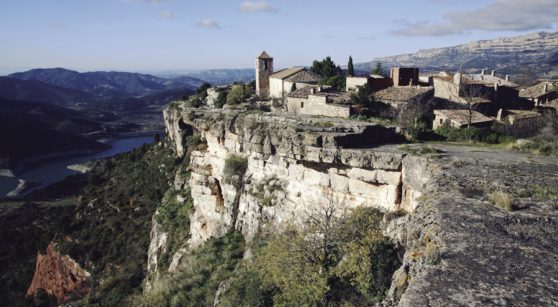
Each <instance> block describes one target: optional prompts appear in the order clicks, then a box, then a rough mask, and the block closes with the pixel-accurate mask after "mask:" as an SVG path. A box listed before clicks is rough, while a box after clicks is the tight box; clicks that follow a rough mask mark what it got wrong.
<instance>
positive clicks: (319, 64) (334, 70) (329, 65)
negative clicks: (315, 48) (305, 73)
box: [310, 56, 343, 78]
mask: <svg viewBox="0 0 558 307" xmlns="http://www.w3.org/2000/svg"><path fill="white" fill-rule="evenodd" d="M310 71H312V72H314V73H317V74H319V75H321V76H322V77H325V78H330V77H334V76H341V75H343V70H342V69H341V67H339V66H336V65H335V62H333V60H332V59H331V57H330V56H327V57H326V58H325V59H323V60H321V61H317V60H315V61H314V62H313V63H312V67H310Z"/></svg>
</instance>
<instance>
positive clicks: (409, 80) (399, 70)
mask: <svg viewBox="0 0 558 307" xmlns="http://www.w3.org/2000/svg"><path fill="white" fill-rule="evenodd" d="M390 76H391V79H392V80H393V86H408V85H418V84H419V69H418V68H410V67H392V68H391V71H390Z"/></svg>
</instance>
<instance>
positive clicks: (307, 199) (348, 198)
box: [165, 108, 421, 248]
mask: <svg viewBox="0 0 558 307" xmlns="http://www.w3.org/2000/svg"><path fill="white" fill-rule="evenodd" d="M165 119H166V126H167V129H168V135H169V136H170V137H171V139H173V140H174V143H175V144H176V152H177V153H178V155H181V154H184V151H185V149H184V144H183V143H182V140H183V138H184V135H186V134H188V133H192V132H193V131H197V132H198V133H200V134H201V137H202V139H203V140H204V141H205V142H206V146H204V147H203V148H204V150H203V151H200V150H195V151H193V152H192V154H191V162H190V169H191V172H192V173H191V178H190V181H189V185H190V189H191V191H192V198H193V200H194V207H195V212H194V214H193V215H192V216H191V228H190V236H191V237H190V239H189V241H188V243H189V246H190V247H192V248H195V247H197V246H199V245H200V244H201V243H203V242H204V241H205V240H207V239H208V238H210V237H220V236H222V235H224V234H225V233H226V232H227V231H228V230H229V229H231V228H233V227H234V228H235V229H237V230H239V231H241V232H242V233H243V234H244V235H245V237H246V238H247V239H250V238H252V237H253V236H254V235H255V234H256V233H257V232H258V231H262V230H263V231H271V230H272V229H274V228H275V227H281V226H282V225H286V224H287V223H291V224H296V223H302V222H303V221H304V220H305V219H306V218H307V216H308V214H309V212H311V211H313V210H317V209H318V208H319V207H320V206H323V205H324V203H326V202H331V201H335V202H337V203H339V205H340V206H343V207H344V208H346V209H347V210H350V209H351V208H355V207H359V206H368V207H375V208H378V209H381V210H383V211H397V210H408V211H412V210H413V209H414V206H415V205H416V200H415V199H416V197H418V196H420V188H421V185H420V184H418V183H417V182H418V181H417V182H414V181H413V182H411V181H409V182H407V181H406V178H408V177H409V176H404V175H402V173H404V172H405V171H406V170H409V171H414V169H415V168H416V167H418V166H414V167H410V166H407V167H406V166H405V163H404V162H403V154H401V153H398V152H394V151H390V150H381V149H378V150H374V151H371V150H362V149H358V147H362V146H376V147H377V146H380V145H382V144H385V143H388V142H391V141H393V140H397V139H400V138H401V136H399V135H398V133H397V130H396V129H395V128H385V127H382V126H375V125H371V124H366V123H358V122H351V121H342V120H338V121H337V120H333V121H332V122H330V124H327V125H324V124H323V123H322V122H321V120H322V119H319V118H306V119H304V118H300V117H288V116H284V115H272V114H250V113H246V112H236V111H229V112H228V113H220V112H215V111H211V110H203V111H202V110H193V109H184V110H182V109H178V108H174V109H173V108H169V109H167V110H166V111H165ZM324 126H327V127H324ZM231 155H239V156H241V157H243V158H245V159H246V163H247V168H246V172H245V174H244V175H243V177H242V178H226V174H225V173H226V170H225V168H226V161H227V159H229V157H231ZM413 178H415V176H413ZM238 180H241V181H242V184H240V185H239V184H237V183H238Z"/></svg>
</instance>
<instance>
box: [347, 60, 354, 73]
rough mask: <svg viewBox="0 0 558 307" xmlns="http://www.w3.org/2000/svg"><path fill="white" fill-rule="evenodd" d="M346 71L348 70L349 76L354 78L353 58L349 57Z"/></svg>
mask: <svg viewBox="0 0 558 307" xmlns="http://www.w3.org/2000/svg"><path fill="white" fill-rule="evenodd" d="M348 66H349V67H348V69H349V76H354V75H355V68H354V66H353V57H352V56H349V65H348Z"/></svg>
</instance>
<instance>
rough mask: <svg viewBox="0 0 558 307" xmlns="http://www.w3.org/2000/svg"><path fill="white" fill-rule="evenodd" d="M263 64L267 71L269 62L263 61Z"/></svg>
mask: <svg viewBox="0 0 558 307" xmlns="http://www.w3.org/2000/svg"><path fill="white" fill-rule="evenodd" d="M263 64H264V65H263V66H264V69H265V70H267V61H265V60H264V61H263Z"/></svg>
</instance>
